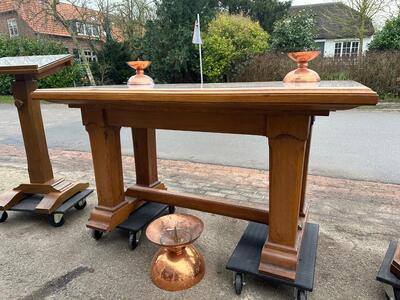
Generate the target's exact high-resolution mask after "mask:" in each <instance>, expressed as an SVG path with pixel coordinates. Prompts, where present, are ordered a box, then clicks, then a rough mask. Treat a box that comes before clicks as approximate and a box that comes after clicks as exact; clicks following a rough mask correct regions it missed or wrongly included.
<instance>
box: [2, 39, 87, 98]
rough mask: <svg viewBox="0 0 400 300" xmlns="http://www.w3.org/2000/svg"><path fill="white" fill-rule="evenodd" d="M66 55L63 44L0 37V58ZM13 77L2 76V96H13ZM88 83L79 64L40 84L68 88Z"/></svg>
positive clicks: (45, 86) (41, 85) (44, 86)
mask: <svg viewBox="0 0 400 300" xmlns="http://www.w3.org/2000/svg"><path fill="white" fill-rule="evenodd" d="M51 54H66V50H65V48H64V46H63V45H62V44H59V43H55V42H52V41H49V40H46V39H40V40H36V39H28V38H21V37H19V38H9V37H7V36H3V35H0V57H5V56H27V55H51ZM12 80H13V76H8V75H1V76H0V95H9V94H11V82H12ZM85 82H86V79H85V73H84V71H83V68H82V67H81V65H80V64H79V63H75V64H74V65H72V66H71V67H67V68H65V69H63V70H62V71H61V72H58V73H56V74H54V75H52V76H49V77H47V78H45V79H43V80H41V81H40V82H39V86H40V87H43V88H47V87H67V86H74V85H82V84H84V83H85Z"/></svg>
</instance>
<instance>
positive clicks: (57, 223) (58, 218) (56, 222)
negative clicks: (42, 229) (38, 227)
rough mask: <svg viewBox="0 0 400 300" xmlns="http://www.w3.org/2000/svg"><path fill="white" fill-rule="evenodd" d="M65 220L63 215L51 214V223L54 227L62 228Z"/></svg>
mask: <svg viewBox="0 0 400 300" xmlns="http://www.w3.org/2000/svg"><path fill="white" fill-rule="evenodd" d="M64 222H65V219H64V215H63V214H57V213H54V214H51V215H49V223H50V225H51V226H53V227H61V226H63V225H64Z"/></svg>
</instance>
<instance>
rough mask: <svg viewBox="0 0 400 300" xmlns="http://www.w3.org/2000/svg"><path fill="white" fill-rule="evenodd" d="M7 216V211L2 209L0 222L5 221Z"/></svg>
mask: <svg viewBox="0 0 400 300" xmlns="http://www.w3.org/2000/svg"><path fill="white" fill-rule="evenodd" d="M7 218H8V213H7V212H6V211H5V210H4V211H3V212H2V213H1V216H0V223H3V222H5V221H6V220H7Z"/></svg>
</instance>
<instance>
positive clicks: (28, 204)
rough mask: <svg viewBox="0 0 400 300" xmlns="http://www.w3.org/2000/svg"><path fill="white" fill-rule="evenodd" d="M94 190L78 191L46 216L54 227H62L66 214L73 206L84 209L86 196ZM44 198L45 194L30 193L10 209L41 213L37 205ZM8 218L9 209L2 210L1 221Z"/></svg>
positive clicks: (0, 212) (0, 213)
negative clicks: (37, 210)
mask: <svg viewBox="0 0 400 300" xmlns="http://www.w3.org/2000/svg"><path fill="white" fill-rule="evenodd" d="M92 192H93V190H91V189H86V190H84V191H82V192H79V193H76V194H75V195H74V196H72V197H71V198H69V199H67V200H66V201H65V202H64V203H63V204H61V205H60V206H59V207H58V208H57V209H56V210H55V211H54V212H53V213H52V214H50V215H44V216H46V217H47V218H48V220H49V223H50V224H51V225H53V226H54V227H61V226H63V225H64V222H65V219H64V214H65V213H66V212H67V211H68V210H70V209H71V208H72V207H75V208H76V209H77V210H81V209H84V208H85V206H86V197H87V196H89V195H90V194H91V193H92ZM42 199H43V195H40V194H35V195H30V196H28V197H26V198H24V199H23V200H21V201H20V202H18V203H17V204H16V205H14V206H13V207H11V208H10V209H8V210H9V211H20V212H29V213H36V214H39V215H41V214H40V213H37V212H36V206H37V205H38V204H39V202H40V201H41V200H42ZM7 218H8V214H7V211H0V223H3V222H5V221H6V220H7Z"/></svg>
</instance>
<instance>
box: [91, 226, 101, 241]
mask: <svg viewBox="0 0 400 300" xmlns="http://www.w3.org/2000/svg"><path fill="white" fill-rule="evenodd" d="M102 236H103V231H100V230H96V229H93V230H92V238H94V239H95V240H96V241H98V240H99V239H101V237H102Z"/></svg>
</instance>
